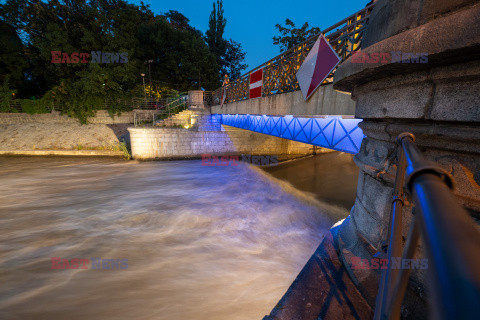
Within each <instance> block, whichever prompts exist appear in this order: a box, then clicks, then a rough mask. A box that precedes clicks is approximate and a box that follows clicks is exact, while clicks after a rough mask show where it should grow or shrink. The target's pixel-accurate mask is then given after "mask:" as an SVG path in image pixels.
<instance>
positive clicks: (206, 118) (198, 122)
mask: <svg viewBox="0 0 480 320" xmlns="http://www.w3.org/2000/svg"><path fill="white" fill-rule="evenodd" d="M155 126H157V127H178V126H181V127H183V128H187V129H192V130H196V131H222V127H221V125H220V119H217V118H216V117H212V116H211V114H210V112H209V111H208V110H206V109H204V108H189V109H187V110H184V111H182V112H180V113H177V114H175V115H172V116H170V117H168V118H166V119H164V120H159V121H157V122H156V123H155Z"/></svg>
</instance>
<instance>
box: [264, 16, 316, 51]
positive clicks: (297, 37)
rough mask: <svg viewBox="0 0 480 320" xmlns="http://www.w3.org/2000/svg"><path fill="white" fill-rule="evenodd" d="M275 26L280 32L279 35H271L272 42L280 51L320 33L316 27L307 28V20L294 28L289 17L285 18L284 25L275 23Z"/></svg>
mask: <svg viewBox="0 0 480 320" xmlns="http://www.w3.org/2000/svg"><path fill="white" fill-rule="evenodd" d="M275 28H277V30H278V32H280V36H276V37H273V44H274V45H279V46H280V52H283V51H286V50H288V49H290V48H292V47H294V46H295V45H297V44H299V43H302V42H303V41H305V40H307V39H308V38H310V37H312V36H314V35H317V34H319V33H320V28H318V27H312V28H310V29H309V24H308V22H305V23H304V24H303V26H302V27H301V28H296V27H295V23H293V21H292V20H290V19H285V27H284V26H282V25H280V24H278V23H277V24H276V25H275Z"/></svg>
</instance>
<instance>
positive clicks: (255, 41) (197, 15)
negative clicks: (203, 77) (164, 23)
mask: <svg viewBox="0 0 480 320" xmlns="http://www.w3.org/2000/svg"><path fill="white" fill-rule="evenodd" d="M130 1H131V2H133V3H135V4H140V0H130ZM213 2H214V0H176V1H172V0H159V1H155V0H144V3H145V4H150V9H151V10H152V11H153V12H154V13H155V14H160V13H163V12H167V11H169V10H177V11H179V12H181V13H182V14H184V15H185V16H186V17H187V18H188V19H190V24H191V25H192V26H193V27H195V28H197V29H199V30H201V31H202V32H205V31H206V30H207V28H208V17H209V15H210V12H211V11H212V4H213ZM368 2H369V0H330V1H325V0H303V1H295V0H275V1H272V0H224V1H223V6H224V11H225V13H224V16H225V18H226V19H227V26H226V28H225V38H227V39H228V38H232V39H233V40H235V41H237V42H240V43H241V44H242V47H243V49H244V50H245V51H246V52H247V57H246V62H247V64H248V68H247V69H248V70H249V69H252V68H254V67H256V66H258V65H260V64H262V63H263V62H265V61H267V60H269V59H271V58H273V57H274V56H276V55H278V54H279V53H280V51H279V47H278V46H274V45H273V40H272V37H273V36H275V35H277V34H278V33H277V32H276V29H275V24H277V23H281V24H282V25H284V22H285V18H289V19H291V20H292V21H293V22H295V24H296V26H297V27H300V26H301V25H303V23H304V22H306V21H308V22H309V24H310V26H316V27H320V28H321V29H322V30H323V29H326V28H328V27H329V26H331V25H333V24H335V23H336V22H338V21H340V20H342V19H344V18H346V17H347V16H349V15H351V14H353V13H355V12H356V11H358V10H360V9H362V8H363V7H365V5H366V4H367V3H368ZM248 70H245V71H248Z"/></svg>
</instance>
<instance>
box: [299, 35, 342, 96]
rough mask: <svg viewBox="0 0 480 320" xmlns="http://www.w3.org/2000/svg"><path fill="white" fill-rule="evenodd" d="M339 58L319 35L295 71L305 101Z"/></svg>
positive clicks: (337, 62)
mask: <svg viewBox="0 0 480 320" xmlns="http://www.w3.org/2000/svg"><path fill="white" fill-rule="evenodd" d="M341 60H342V59H340V57H339V56H338V55H337V53H336V52H335V50H333V48H332V46H331V45H330V43H328V41H327V39H325V36H324V35H323V34H322V35H320V37H318V40H317V42H315V44H314V46H313V48H312V50H310V52H309V53H308V55H307V57H306V58H305V61H304V62H303V64H302V66H301V67H300V69H298V72H297V80H298V84H299V85H300V90H302V94H303V98H304V99H305V101H306V100H308V98H310V97H311V96H312V94H314V93H315V90H317V88H318V87H319V86H320V85H321V84H322V82H323V81H324V80H325V79H326V78H327V77H328V75H329V74H330V73H331V72H332V71H333V69H334V68H335V67H336V66H337V65H338V64H339V63H340V61H341Z"/></svg>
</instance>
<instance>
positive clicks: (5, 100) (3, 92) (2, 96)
mask: <svg viewBox="0 0 480 320" xmlns="http://www.w3.org/2000/svg"><path fill="white" fill-rule="evenodd" d="M13 93H16V92H15V91H14V90H12V89H10V84H9V82H8V78H7V79H5V81H4V82H3V83H2V84H1V85H0V112H10V111H11V110H10V101H12V100H13Z"/></svg>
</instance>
